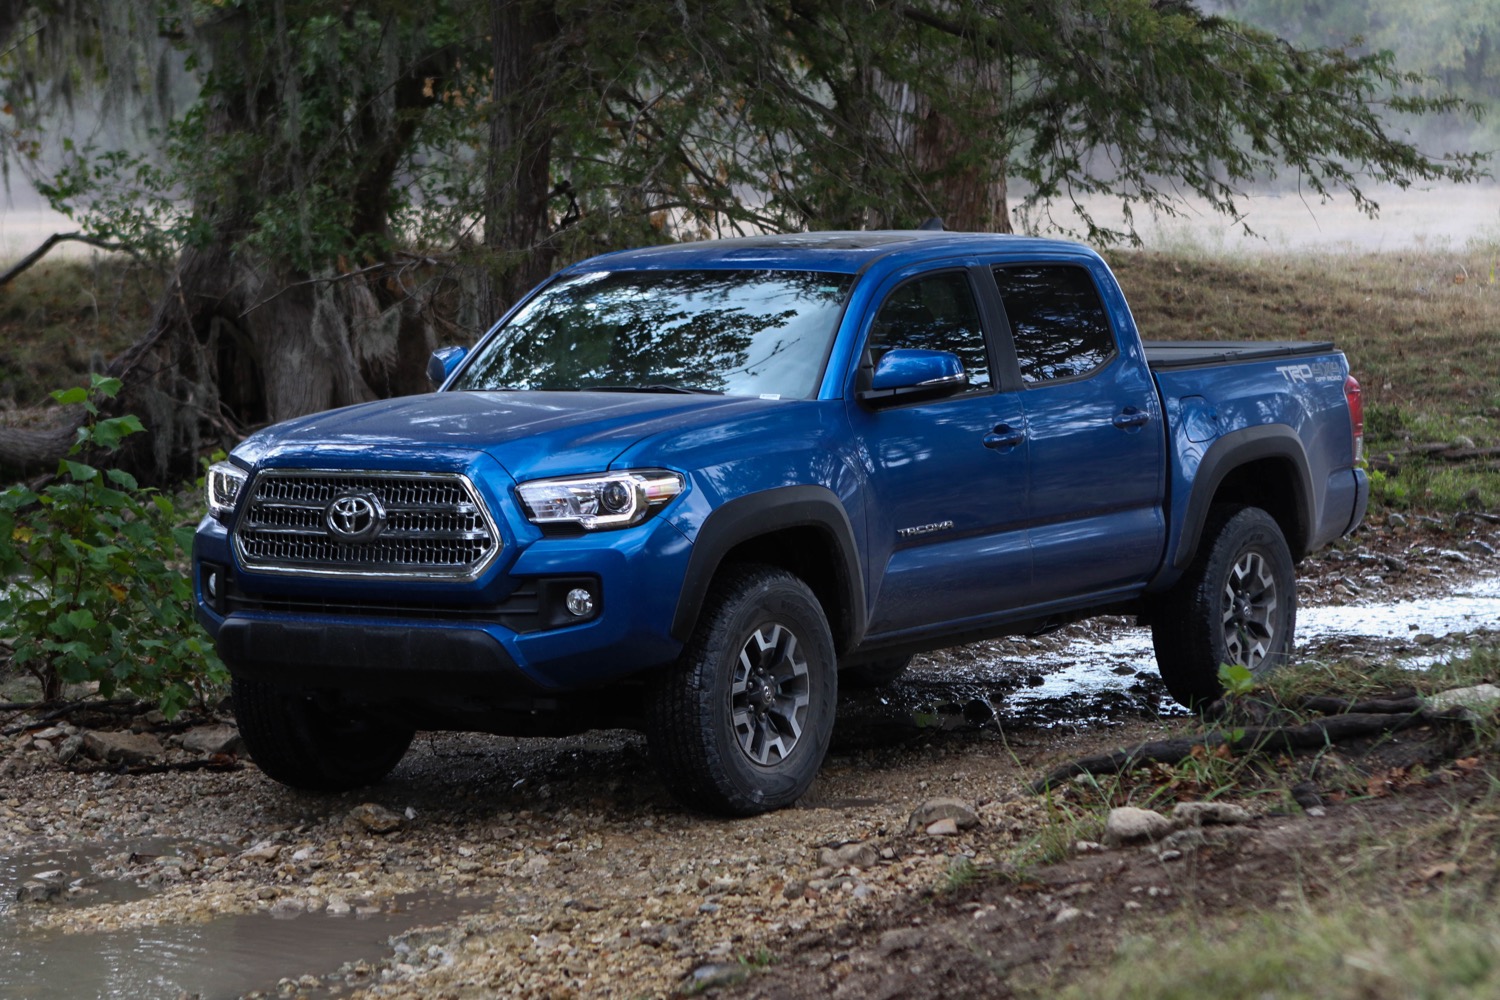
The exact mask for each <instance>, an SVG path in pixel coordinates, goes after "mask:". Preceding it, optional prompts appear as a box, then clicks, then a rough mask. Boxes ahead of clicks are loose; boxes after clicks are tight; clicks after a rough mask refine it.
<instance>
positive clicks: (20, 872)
mask: <svg viewBox="0 0 1500 1000" xmlns="http://www.w3.org/2000/svg"><path fill="white" fill-rule="evenodd" d="M107 853H108V852H107V850H106V849H105V848H103V847H95V846H90V847H86V848H83V847H77V846H70V847H58V848H53V849H47V848H38V849H35V850H29V851H13V852H10V853H8V854H5V855H0V920H4V919H5V918H7V917H10V916H13V915H14V910H15V908H16V907H17V906H18V905H21V904H18V903H17V902H16V892H17V891H18V890H19V889H20V888H21V886H23V885H24V884H25V883H26V882H28V881H30V880H32V879H34V878H35V877H36V876H38V875H41V874H43V873H48V874H49V875H51V876H52V877H51V878H50V879H49V880H48V881H52V882H56V883H59V884H60V885H61V886H62V888H63V892H64V895H65V900H64V901H62V903H61V905H76V904H94V903H117V902H125V901H128V900H132V899H143V898H145V896H146V895H147V890H146V889H144V888H141V887H140V886H137V885H135V884H133V883H131V882H124V881H120V880H118V879H100V878H96V877H95V876H94V872H95V870H96V869H97V868H99V867H102V866H103V864H104V861H105V856H106V854H107ZM58 872H61V873H62V874H61V875H57V874H56V873H58ZM4 977H5V972H4V969H3V968H0V982H3V981H4Z"/></svg>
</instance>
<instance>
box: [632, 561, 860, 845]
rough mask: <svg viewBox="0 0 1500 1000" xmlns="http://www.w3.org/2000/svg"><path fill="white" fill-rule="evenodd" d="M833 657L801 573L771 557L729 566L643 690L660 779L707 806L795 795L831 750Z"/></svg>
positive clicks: (773, 803)
mask: <svg viewBox="0 0 1500 1000" xmlns="http://www.w3.org/2000/svg"><path fill="white" fill-rule="evenodd" d="M837 667H838V661H837V659H836V658H835V654H834V650H833V636H832V633H831V632H830V630H829V627H828V619H827V618H826V617H825V616H824V614H823V607H822V605H821V604H819V603H818V599H817V596H816V595H815V594H813V592H812V590H811V589H810V588H809V587H808V586H807V584H806V583H804V582H803V581H802V580H800V579H798V578H797V577H795V576H793V575H792V574H791V573H788V572H787V571H786V570H783V569H777V568H775V567H771V566H760V565H741V566H731V567H728V568H726V569H724V570H723V571H721V573H720V574H719V576H718V577H716V578H715V579H714V583H713V586H712V587H711V588H710V590H709V593H708V597H707V599H706V600H705V601H704V605H703V614H702V616H701V617H700V618H699V620H698V626H697V628H696V629H695V630H694V632H693V636H692V638H691V639H690V640H689V642H688V644H687V646H686V647H685V648H684V649H683V651H682V655H681V656H680V657H678V660H677V662H676V663H675V664H673V665H672V666H671V667H670V668H668V669H666V670H663V671H662V672H661V673H660V674H659V675H658V676H657V677H656V678H655V681H654V683H653V686H652V689H651V691H650V693H649V696H648V699H647V720H646V737H647V742H648V744H649V746H650V750H651V758H652V760H653V762H654V763H655V764H656V767H657V770H658V771H659V772H660V774H661V777H662V780H663V781H664V782H665V783H666V785H667V787H668V788H670V789H671V790H672V794H674V795H675V796H677V798H678V799H679V800H680V801H682V802H683V803H685V804H687V805H689V806H691V807H693V808H696V809H703V810H705V811H708V812H715V813H721V814H725V815H730V816H751V815H754V814H756V813H763V812H769V811H770V810H772V809H781V808H784V807H785V806H789V805H791V804H792V803H793V802H795V801H797V799H798V798H800V797H801V796H802V794H803V793H804V792H806V791H807V789H808V786H810V785H811V784H812V781H813V778H814V777H816V776H817V773H818V768H819V767H820V766H822V763H823V756H824V754H826V753H827V752H828V743H829V741H830V740H831V739H832V736H833V717H834V711H835V710H836V708H837V707H838V669H837Z"/></svg>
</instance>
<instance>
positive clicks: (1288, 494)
mask: <svg viewBox="0 0 1500 1000" xmlns="http://www.w3.org/2000/svg"><path fill="white" fill-rule="evenodd" d="M1301 492H1302V486H1301V483H1300V482H1299V480H1298V477H1297V470H1296V468H1295V467H1294V466H1293V465H1292V463H1291V462H1290V461H1288V460H1286V459H1282V458H1262V459H1258V460H1256V461H1254V462H1247V463H1245V464H1244V465H1241V466H1239V467H1238V468H1236V469H1235V470H1234V471H1233V472H1230V473H1229V474H1228V475H1227V476H1225V477H1224V479H1223V481H1222V482H1220V483H1219V487H1218V489H1216V490H1215V491H1214V498H1213V502H1214V503H1215V504H1239V505H1242V506H1246V507H1259V508H1260V509H1261V510H1263V511H1265V512H1266V513H1267V514H1270V515H1271V517H1272V518H1274V519H1275V521H1276V524H1277V526H1278V527H1280V528H1281V533H1282V534H1283V535H1285V536H1286V544H1287V547H1288V548H1290V549H1291V550H1292V558H1293V559H1295V560H1298V561H1300V560H1301V559H1302V557H1303V556H1304V555H1306V554H1307V538H1308V534H1309V527H1310V526H1309V525H1307V524H1306V523H1305V520H1306V517H1305V515H1304V512H1303V504H1302V497H1301Z"/></svg>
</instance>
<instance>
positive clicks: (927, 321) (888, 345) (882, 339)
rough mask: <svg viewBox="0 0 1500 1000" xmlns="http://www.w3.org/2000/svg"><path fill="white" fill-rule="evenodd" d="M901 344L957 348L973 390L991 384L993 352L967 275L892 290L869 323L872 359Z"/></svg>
mask: <svg viewBox="0 0 1500 1000" xmlns="http://www.w3.org/2000/svg"><path fill="white" fill-rule="evenodd" d="M898 347H899V348H905V349H912V348H919V349H921V350H927V351H952V352H953V353H954V354H956V355H958V359H959V360H960V361H962V362H963V365H964V373H965V374H967V375H968V376H969V390H970V391H973V390H975V389H984V388H987V387H988V386H989V384H990V356H989V351H988V349H987V348H986V347H985V343H984V328H983V327H981V326H980V325H979V308H978V306H977V305H976V304H975V302H974V293H973V291H972V290H971V289H970V288H969V279H968V276H967V275H965V274H964V273H963V272H962V271H948V272H945V273H942V274H934V275H929V276H927V277H925V278H918V279H916V280H915V281H908V282H907V283H906V284H904V285H902V286H901V287H900V288H898V289H896V290H895V291H894V292H892V293H891V295H890V297H889V298H887V299H886V300H885V302H884V303H883V304H882V305H881V307H880V312H879V313H877V314H876V315H875V323H874V325H873V326H872V327H871V328H870V354H871V360H872V361H879V360H880V356H881V355H882V354H884V353H885V352H886V351H889V350H893V349H895V348H898Z"/></svg>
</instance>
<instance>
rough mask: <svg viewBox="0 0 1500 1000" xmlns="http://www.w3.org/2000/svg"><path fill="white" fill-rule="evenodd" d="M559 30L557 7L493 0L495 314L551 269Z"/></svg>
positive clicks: (490, 236) (490, 198) (490, 186)
mask: <svg viewBox="0 0 1500 1000" xmlns="http://www.w3.org/2000/svg"><path fill="white" fill-rule="evenodd" d="M558 31H559V27H558V21H557V16H556V11H555V10H553V9H552V7H551V6H550V4H539V3H527V2H523V0H491V3H490V46H491V53H492V54H493V57H494V71H495V75H494V81H493V84H492V88H491V92H490V148H489V163H488V169H487V172H486V174H485V192H484V244H485V247H486V248H487V249H488V250H489V251H490V253H491V264H490V268H489V273H488V282H487V284H488V287H487V288H486V289H485V291H484V293H483V295H482V297H481V298H482V300H483V301H484V302H486V304H487V305H488V312H489V315H490V318H491V319H498V318H499V317H500V315H501V314H502V313H503V312H504V311H505V310H506V309H508V308H510V306H511V304H512V303H514V302H515V301H516V300H517V299H519V298H520V297H521V296H522V295H524V294H525V293H526V292H527V291H529V290H530V289H531V288H532V286H534V285H536V284H537V283H538V282H539V281H541V280H542V279H543V278H545V277H546V276H547V275H548V274H550V273H551V271H552V264H553V261H554V260H555V259H556V256H557V250H556V248H555V247H553V246H551V245H550V244H549V243H548V242H547V237H548V236H549V235H550V233H549V226H548V211H547V206H548V201H549V199H550V196H551V191H552V181H551V168H552V129H553V126H552V124H551V123H550V117H551V112H552V101H551V98H550V96H549V94H550V90H549V88H548V87H546V86H545V85H539V81H540V80H541V79H542V78H543V76H544V75H545V74H546V73H547V71H548V66H547V62H548V60H547V58H546V56H547V49H548V47H549V45H550V44H551V43H552V42H553V41H555V39H556V38H557V35H558Z"/></svg>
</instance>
